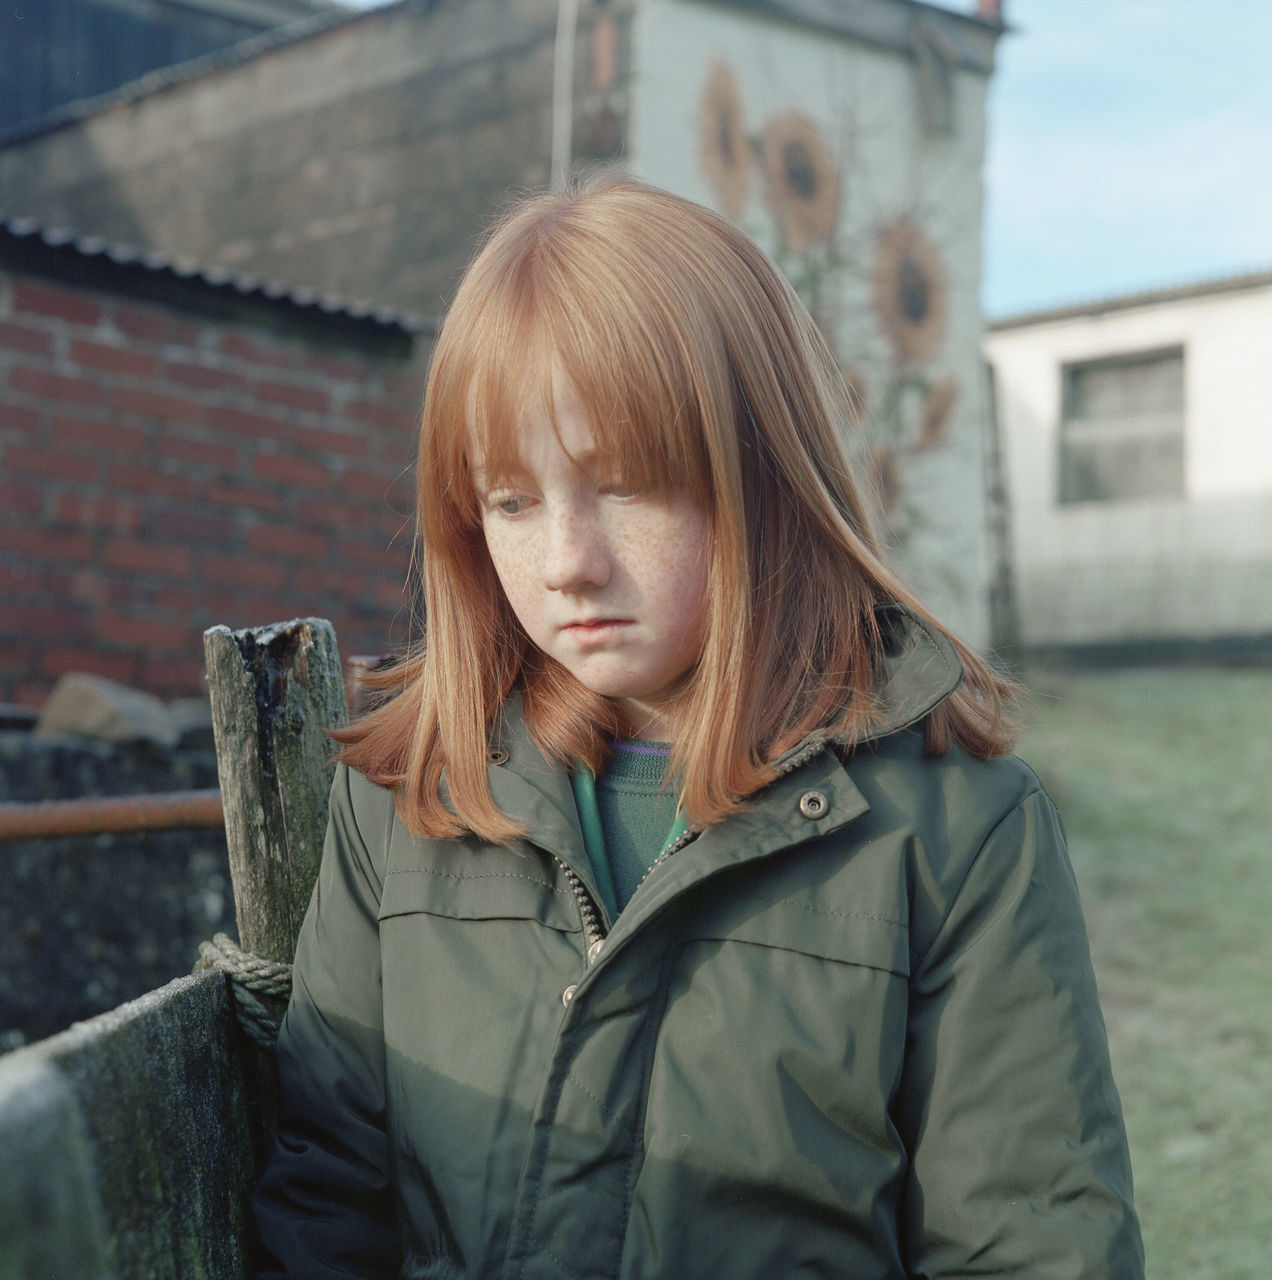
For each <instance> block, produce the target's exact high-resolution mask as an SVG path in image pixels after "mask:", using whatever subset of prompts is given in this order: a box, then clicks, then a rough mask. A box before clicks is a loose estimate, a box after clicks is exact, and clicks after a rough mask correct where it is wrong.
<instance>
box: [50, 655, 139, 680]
mask: <svg viewBox="0 0 1272 1280" xmlns="http://www.w3.org/2000/svg"><path fill="white" fill-rule="evenodd" d="M40 670H41V671H42V672H43V673H44V674H45V675H46V676H63V675H66V674H67V672H69V671H87V672H88V673H89V674H90V675H95V676H106V677H107V678H108V679H110V680H119V681H122V682H123V683H124V684H132V683H133V682H134V680H135V679H136V674H137V658H136V655H135V654H131V653H103V652H102V650H100V649H93V648H89V647H87V646H83V647H81V646H59V647H57V648H54V649H45V650H44V651H43V652H42V654H41V655H40Z"/></svg>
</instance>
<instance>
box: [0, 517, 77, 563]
mask: <svg viewBox="0 0 1272 1280" xmlns="http://www.w3.org/2000/svg"><path fill="white" fill-rule="evenodd" d="M0 550H7V551H17V552H18V553H19V554H20V555H24V556H30V557H31V558H32V559H34V560H40V561H44V562H46V563H47V562H50V561H51V562H53V563H57V564H60V565H62V566H66V565H70V564H74V563H75V562H77V561H78V562H80V563H83V562H84V561H86V560H91V559H92V558H93V555H94V554H95V552H96V550H97V540H96V539H95V538H94V537H92V536H90V535H89V534H87V533H66V532H62V531H59V530H57V529H32V528H30V527H27V526H23V527H21V528H11V527H0Z"/></svg>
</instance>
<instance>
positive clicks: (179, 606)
mask: <svg viewBox="0 0 1272 1280" xmlns="http://www.w3.org/2000/svg"><path fill="white" fill-rule="evenodd" d="M247 576H248V575H247V574H246V573H245V574H244V581H246V579H247ZM233 585H234V584H231V586H233ZM242 600H243V593H242V592H241V591H234V590H231V589H227V588H224V587H222V588H219V589H218V588H212V587H210V586H209V585H208V584H207V581H206V579H202V578H201V579H198V580H197V581H196V582H194V583H191V584H190V585H186V586H173V587H161V588H160V589H159V590H157V591H155V592H154V593H153V595H152V596H151V603H152V604H153V605H154V607H155V609H157V610H159V611H160V612H163V613H168V614H177V615H179V616H181V617H184V618H185V619H186V621H187V622H188V623H189V624H190V625H191V626H198V627H199V628H200V629H202V628H203V627H204V626H211V625H212V624H213V623H214V622H220V621H221V619H222V618H229V617H233V616H236V615H237V614H238V610H239V606H240V604H241V603H242ZM209 620H210V621H209Z"/></svg>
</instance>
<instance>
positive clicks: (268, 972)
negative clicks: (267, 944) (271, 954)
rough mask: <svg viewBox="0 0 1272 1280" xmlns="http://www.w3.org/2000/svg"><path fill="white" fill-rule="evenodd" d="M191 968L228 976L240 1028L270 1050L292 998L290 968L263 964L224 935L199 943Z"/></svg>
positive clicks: (276, 962)
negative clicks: (195, 960)
mask: <svg viewBox="0 0 1272 1280" xmlns="http://www.w3.org/2000/svg"><path fill="white" fill-rule="evenodd" d="M194 967H195V969H196V970H198V969H218V970H220V972H222V973H224V974H227V975H228V976H229V979H230V989H231V991H233V993H234V1010H235V1013H236V1014H237V1015H238V1020H239V1026H241V1027H242V1028H243V1030H244V1031H246V1032H247V1034H248V1035H249V1036H251V1037H252V1039H253V1040H255V1041H256V1043H257V1044H259V1045H260V1046H261V1047H262V1048H263V1049H273V1048H274V1046H275V1044H276V1043H277V1041H278V1027H279V1024H280V1023H281V1022H282V1020H283V1010H284V1009H285V1008H286V1007H287V999H288V997H289V996H290V995H291V985H292V967H291V965H289V964H281V963H280V962H279V961H277V960H263V959H262V958H261V957H260V956H254V955H253V954H252V953H251V952H250V951H244V950H243V949H242V947H240V946H239V945H238V944H237V943H236V942H235V941H234V940H233V939H232V938H230V937H229V936H228V935H227V934H224V933H218V934H214V935H213V937H212V941H211V942H200V943H199V959H198V961H197V963H196V964H195V966H194Z"/></svg>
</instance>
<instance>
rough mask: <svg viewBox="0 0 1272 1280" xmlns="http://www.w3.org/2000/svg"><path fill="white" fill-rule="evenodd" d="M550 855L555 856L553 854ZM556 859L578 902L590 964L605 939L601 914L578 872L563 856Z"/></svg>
mask: <svg viewBox="0 0 1272 1280" xmlns="http://www.w3.org/2000/svg"><path fill="white" fill-rule="evenodd" d="M552 856H553V857H556V855H555V854H553V855H552ZM556 860H557V865H558V866H559V867H560V868H561V870H562V871H563V872H564V873H565V880H566V883H567V884H568V885H569V886H570V891H571V892H572V893H573V894H574V900H575V902H577V903H578V904H579V915H581V916H582V917H583V936H584V938H585V939H586V940H587V962H588V964H589V965H590V964H591V963H592V961H593V960H594V959H595V958H596V955H597V954H598V953H599V951H600V944H601V943H602V942H604V941H605V929H604V928H603V927H602V924H601V915H600V912H599V911H597V909H596V903H595V902H593V901H592V895H591V894H590V893H589V892H588V891H587V885H585V884H584V883H583V881H582V880H581V879H580V878H579V874H578V872H577V871H575V870H574V868H573V867H572V866H570V864H569V863H568V862H566V860H565V859H564V858H557V859H556Z"/></svg>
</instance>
